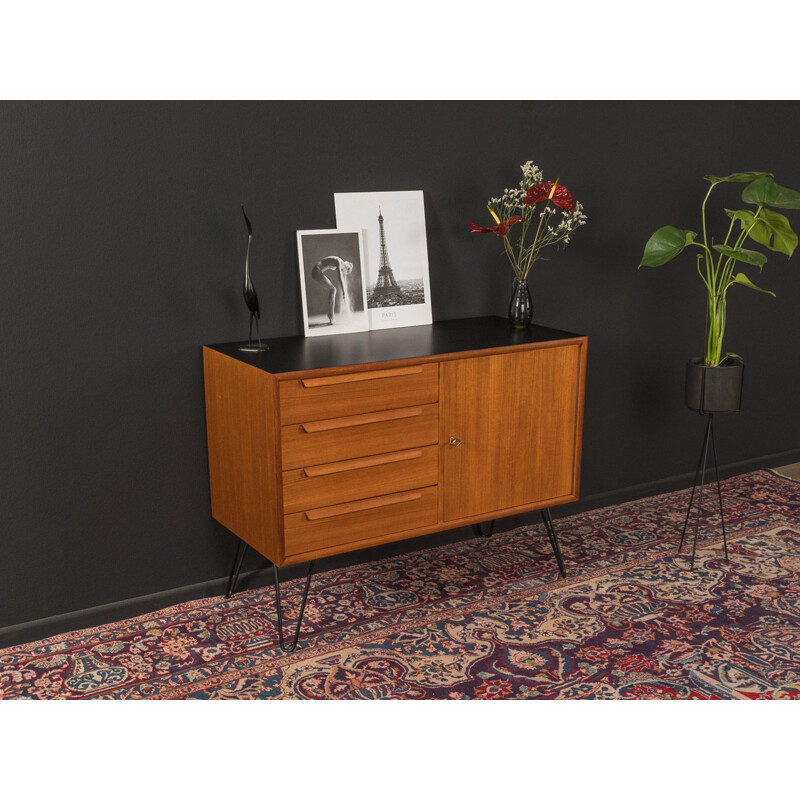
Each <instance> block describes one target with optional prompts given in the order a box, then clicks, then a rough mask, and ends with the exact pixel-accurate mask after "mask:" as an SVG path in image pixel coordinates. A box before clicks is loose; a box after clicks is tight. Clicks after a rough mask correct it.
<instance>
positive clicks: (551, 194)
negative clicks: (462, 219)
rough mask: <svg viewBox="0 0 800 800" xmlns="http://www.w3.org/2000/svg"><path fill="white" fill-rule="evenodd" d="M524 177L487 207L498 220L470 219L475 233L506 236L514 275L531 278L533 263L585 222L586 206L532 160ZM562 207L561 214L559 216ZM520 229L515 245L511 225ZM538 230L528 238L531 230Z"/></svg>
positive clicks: (507, 250)
mask: <svg viewBox="0 0 800 800" xmlns="http://www.w3.org/2000/svg"><path fill="white" fill-rule="evenodd" d="M521 169H522V180H521V181H520V184H519V186H518V187H517V188H515V189H504V190H503V196H502V197H492V198H491V199H490V200H489V203H488V205H487V208H488V210H489V213H490V214H491V215H492V219H494V221H495V224H494V225H489V226H482V225H478V224H477V223H476V222H470V223H469V228H470V230H471V231H472V232H473V233H493V234H495V235H496V236H500V237H501V238H502V240H503V247H504V248H505V253H506V255H507V256H508V259H509V261H510V262H511V266H512V267H513V268H514V276H515V277H516V279H517V280H518V281H525V280H527V279H528V274H529V273H530V271H531V267H532V266H533V264H534V263H535V262H536V261H537V260H538V259H539V258H541V255H542V251H543V250H544V249H545V247H549V246H550V245H558V244H565V245H566V244H568V243H569V239H570V235H571V234H572V233H574V232H575V231H576V230H577V229H578V228H579V227H580V226H581V225H585V224H586V215H585V214H584V213H583V206H582V205H581V204H580V203H578V202H576V201H575V200H573V199H572V194H571V193H570V191H569V189H567V187H566V186H564V185H562V184H560V183H559V182H558V180H556V181H555V182H552V181H544V182H543V181H542V177H543V173H542V170H541V169H539V167H537V166H536V165H535V164H534V163H533V162H532V161H528V162H527V163H525V164H523V165H522V167H521ZM556 209H560V211H561V218H560V219H558V218H557V214H558V212H557V211H556ZM514 226H519V227H515V228H514V229H515V230H516V231H519V240H518V242H517V245H516V247H515V246H514V245H512V244H511V241H510V236H509V234H510V232H511V229H512V227H514ZM531 228H534V229H535V231H536V233H535V234H534V236H533V240H532V241H529V239H528V234H529V232H530V230H531Z"/></svg>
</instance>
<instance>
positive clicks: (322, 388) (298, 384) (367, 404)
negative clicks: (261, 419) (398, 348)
mask: <svg viewBox="0 0 800 800" xmlns="http://www.w3.org/2000/svg"><path fill="white" fill-rule="evenodd" d="M279 392H280V411H281V424H282V425H289V424H291V423H293V422H308V421H310V420H315V419H326V418H328V417H336V416H339V415H344V414H361V413H364V412H367V411H380V410H382V409H385V408H401V407H403V406H418V405H424V404H425V403H435V402H437V400H438V399H439V365H438V364H418V365H416V366H411V367H395V368H392V369H377V370H362V371H360V372H346V373H344V374H342V375H328V376H323V377H317V378H302V379H300V380H285V381H281V382H280V387H279Z"/></svg>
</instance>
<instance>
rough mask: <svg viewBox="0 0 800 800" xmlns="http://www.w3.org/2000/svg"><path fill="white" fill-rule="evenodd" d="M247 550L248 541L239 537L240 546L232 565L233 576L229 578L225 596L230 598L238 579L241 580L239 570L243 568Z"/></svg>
mask: <svg viewBox="0 0 800 800" xmlns="http://www.w3.org/2000/svg"><path fill="white" fill-rule="evenodd" d="M246 552H247V542H245V541H244V539H239V546H238V547H237V548H236V555H235V556H234V557H233V566H232V567H231V576H230V578H229V579H228V588H227V589H226V590H225V597H226V598H230V596H231V595H232V594H233V590H234V589H235V588H236V581H238V580H239V572H241V569H242V562H243V561H244V554H245V553H246Z"/></svg>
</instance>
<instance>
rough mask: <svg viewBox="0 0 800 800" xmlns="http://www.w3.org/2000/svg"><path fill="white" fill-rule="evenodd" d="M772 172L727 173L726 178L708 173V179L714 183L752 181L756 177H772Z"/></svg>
mask: <svg viewBox="0 0 800 800" xmlns="http://www.w3.org/2000/svg"><path fill="white" fill-rule="evenodd" d="M771 177H772V173H771V172H734V173H733V174H732V175H726V176H725V177H724V178H718V177H717V176H716V175H706V180H707V181H709V182H710V183H712V184H716V183H750V181H754V180H755V179H756V178H771Z"/></svg>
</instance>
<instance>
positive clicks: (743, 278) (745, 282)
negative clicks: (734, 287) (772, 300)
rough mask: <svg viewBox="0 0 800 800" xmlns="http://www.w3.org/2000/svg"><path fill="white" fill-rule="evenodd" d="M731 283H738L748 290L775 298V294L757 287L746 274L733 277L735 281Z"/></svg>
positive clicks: (738, 273) (740, 273)
mask: <svg viewBox="0 0 800 800" xmlns="http://www.w3.org/2000/svg"><path fill="white" fill-rule="evenodd" d="M731 283H738V284H741V285H742V286H746V287H747V288H748V289H755V290H756V291H757V292H763V293H764V294H771V295H772V296H773V297H775V292H771V291H770V290H769V289H762V288H761V287H760V286H756V285H755V284H754V283H753V281H751V280H750V278H748V277H747V275H745V274H744V272H737V273H736V275H734V276H733V280H732V281H731Z"/></svg>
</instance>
